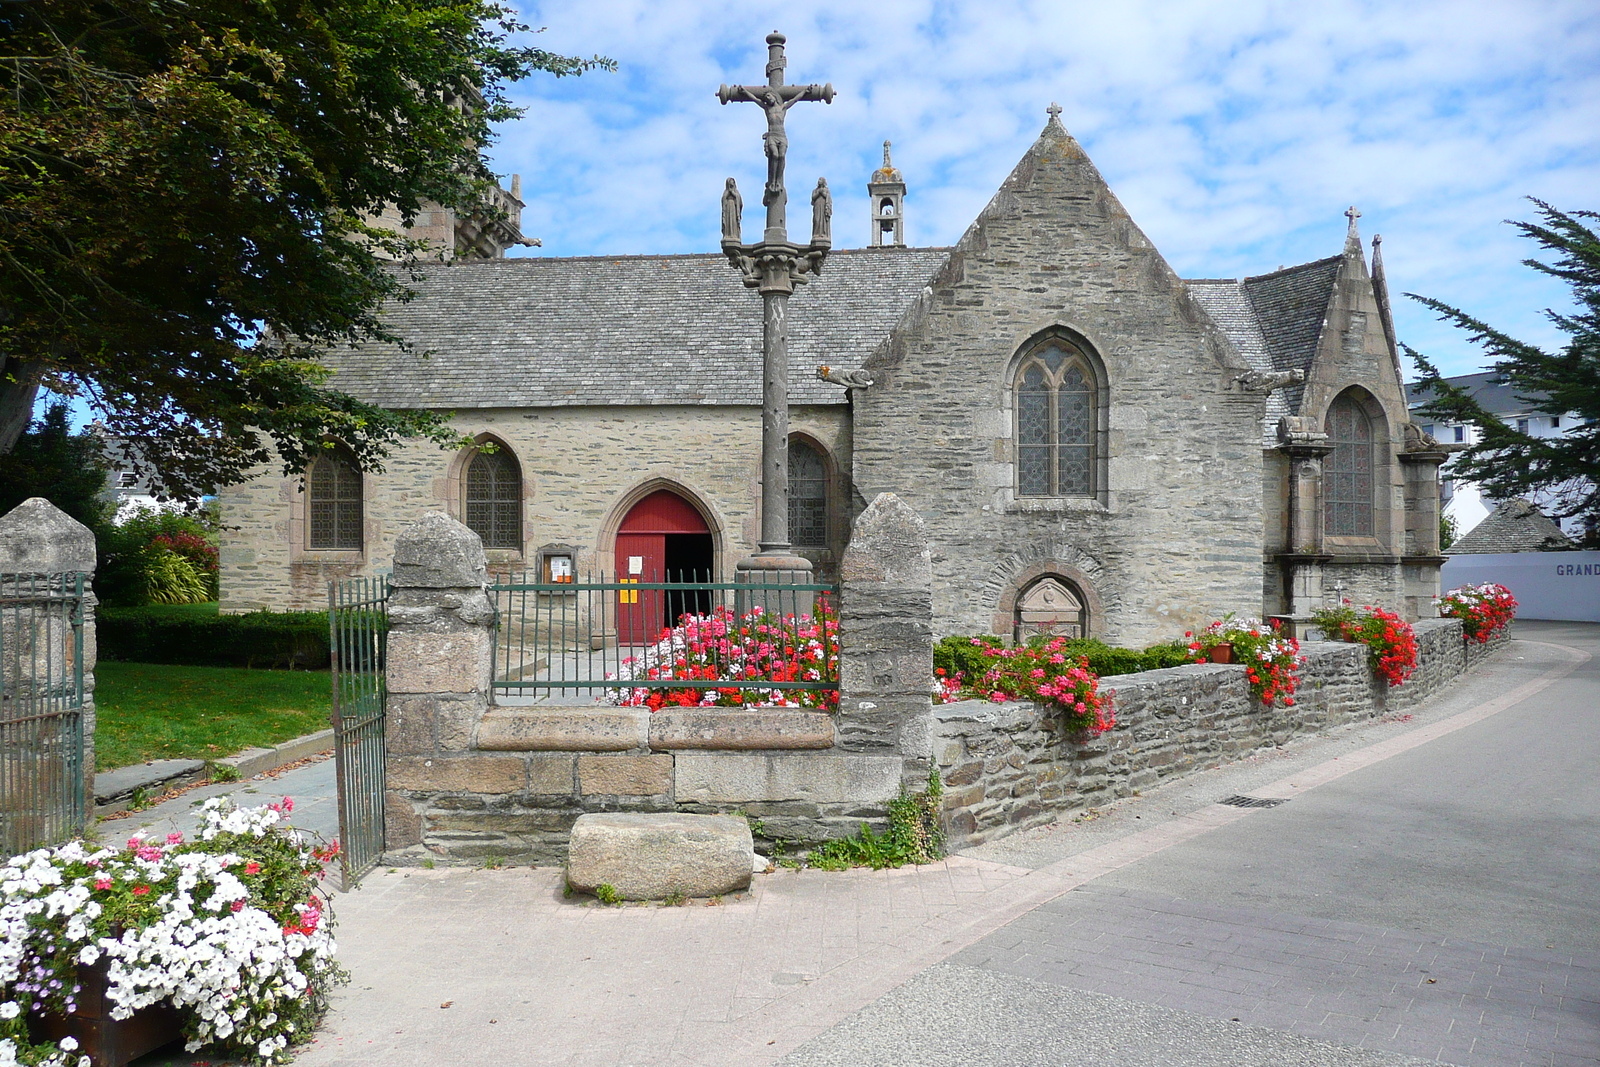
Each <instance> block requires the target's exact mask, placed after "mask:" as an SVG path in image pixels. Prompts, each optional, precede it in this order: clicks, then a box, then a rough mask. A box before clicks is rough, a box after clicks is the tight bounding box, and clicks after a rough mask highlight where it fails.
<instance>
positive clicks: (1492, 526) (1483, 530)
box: [1445, 500, 1578, 556]
mask: <svg viewBox="0 0 1600 1067" xmlns="http://www.w3.org/2000/svg"><path fill="white" fill-rule="evenodd" d="M1577 547H1578V546H1577V544H1576V543H1575V542H1574V541H1573V540H1572V538H1570V537H1568V536H1567V535H1566V534H1564V533H1562V532H1561V527H1560V526H1558V525H1556V522H1555V520H1554V519H1552V518H1550V517H1549V516H1548V515H1546V514H1545V513H1544V512H1542V511H1540V510H1539V509H1538V508H1536V507H1534V506H1533V505H1532V504H1530V503H1529V502H1528V501H1526V500H1507V501H1506V502H1505V503H1503V504H1501V505H1500V506H1499V507H1497V508H1495V509H1494V510H1493V511H1491V512H1490V513H1489V516H1488V517H1487V518H1485V519H1484V520H1483V521H1482V522H1480V523H1478V525H1476V526H1474V527H1473V528H1472V529H1470V530H1468V531H1467V532H1466V533H1465V534H1463V535H1461V537H1460V538H1459V539H1457V540H1456V541H1455V543H1453V544H1452V545H1451V546H1450V547H1449V548H1448V549H1446V550H1445V551H1447V552H1448V553H1449V554H1450V555H1452V556H1458V555H1477V554H1481V553H1487V552H1550V551H1559V550H1561V549H1569V548H1577Z"/></svg>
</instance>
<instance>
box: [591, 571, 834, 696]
mask: <svg viewBox="0 0 1600 1067" xmlns="http://www.w3.org/2000/svg"><path fill="white" fill-rule="evenodd" d="M616 677H617V680H618V681H619V682H632V683H633V685H632V686H626V687H621V688H618V689H614V690H611V691H609V692H608V693H607V700H608V701H609V702H611V703H615V704H620V705H622V706H623V707H647V708H649V709H650V710H651V711H660V710H661V709H662V708H664V707H685V708H693V707H723V708H739V707H748V706H751V705H760V706H775V707H784V708H824V709H826V710H829V711H831V710H833V709H834V708H837V707H838V706H839V690H838V687H837V683H838V681H839V613H838V611H837V610H836V609H835V608H834V606H833V604H832V603H831V602H830V601H829V600H828V598H827V597H825V596H822V597H818V598H817V605H816V613H815V615H805V614H801V615H784V616H783V617H782V618H777V617H775V616H772V615H769V614H767V613H766V612H764V611H763V610H762V609H761V608H759V607H757V608H755V609H753V610H751V611H748V612H745V613H744V614H743V615H736V614H735V613H734V612H733V611H732V609H730V608H727V607H725V606H718V607H717V608H716V609H715V610H714V611H712V613H711V614H709V615H685V616H684V617H683V618H682V619H681V620H679V622H678V625H676V626H672V627H669V628H667V629H665V630H662V631H661V635H660V636H659V637H657V638H656V641H655V643H654V644H653V645H651V646H650V647H649V648H648V649H646V650H645V652H644V654H643V655H640V656H635V657H633V658H631V659H629V660H626V661H625V662H624V663H623V664H622V669H621V670H620V671H619V672H618V673H617V676H616ZM669 679H670V680H673V681H692V682H701V681H703V682H707V683H710V684H707V685H705V686H704V687H700V686H673V687H665V686H651V685H649V682H650V681H652V680H669ZM762 682H832V683H834V688H831V689H822V688H818V689H804V688H795V689H774V688H772V687H770V686H763V685H762V684H761V683H762ZM739 683H742V684H739Z"/></svg>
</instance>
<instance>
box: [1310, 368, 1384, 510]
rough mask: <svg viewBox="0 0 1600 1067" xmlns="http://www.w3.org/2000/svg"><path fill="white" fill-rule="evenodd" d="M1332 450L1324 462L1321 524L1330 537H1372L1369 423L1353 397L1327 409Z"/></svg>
mask: <svg viewBox="0 0 1600 1067" xmlns="http://www.w3.org/2000/svg"><path fill="white" fill-rule="evenodd" d="M1327 429H1328V440H1329V441H1330V442H1331V443H1332V444H1333V451H1332V452H1331V453H1329V455H1328V458H1327V459H1326V460H1325V461H1324V462H1323V472H1322V484H1323V489H1322V500H1323V523H1324V527H1325V529H1326V532H1327V534H1328V536H1329V537H1372V536H1373V522H1372V518H1373V507H1372V503H1373V501H1372V487H1373V478H1372V473H1373V467H1374V466H1375V463H1374V458H1375V457H1374V451H1375V448H1374V446H1375V442H1374V440H1373V433H1372V420H1371V419H1370V418H1368V417H1367V413H1366V412H1365V411H1362V410H1361V405H1360V404H1358V403H1357V402H1356V401H1355V399H1354V398H1352V397H1349V396H1341V397H1339V398H1338V399H1337V400H1335V401H1334V402H1333V404H1332V406H1330V407H1329V408H1328V421H1327Z"/></svg>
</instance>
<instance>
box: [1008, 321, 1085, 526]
mask: <svg viewBox="0 0 1600 1067" xmlns="http://www.w3.org/2000/svg"><path fill="white" fill-rule="evenodd" d="M1016 401H1017V403H1016V411H1017V426H1016V430H1017V493H1018V495H1020V496H1093V495H1094V493H1095V429H1096V427H1095V422H1096V412H1097V411H1098V409H1099V403H1098V397H1097V396H1096V395H1095V385H1094V378H1093V376H1092V372H1091V371H1090V370H1089V367H1088V363H1087V361H1085V360H1084V358H1083V356H1082V355H1081V354H1080V353H1078V352H1077V351H1075V350H1070V349H1067V348H1065V347H1063V346H1061V345H1060V344H1054V343H1053V344H1050V345H1048V346H1046V347H1044V348H1042V349H1040V350H1039V351H1037V352H1035V353H1033V354H1031V355H1029V356H1028V358H1027V359H1026V360H1025V361H1024V362H1023V365H1022V373H1021V375H1020V376H1019V377H1018V379H1017V397H1016Z"/></svg>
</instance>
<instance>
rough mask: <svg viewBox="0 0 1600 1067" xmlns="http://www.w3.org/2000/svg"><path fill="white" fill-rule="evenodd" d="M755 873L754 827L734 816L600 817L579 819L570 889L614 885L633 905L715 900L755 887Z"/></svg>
mask: <svg viewBox="0 0 1600 1067" xmlns="http://www.w3.org/2000/svg"><path fill="white" fill-rule="evenodd" d="M754 866H755V842H754V841H753V840H752V838H751V836H750V824H749V823H748V822H747V821H745V820H744V819H741V818H738V817H737V816H733V815H680V814H677V813H672V812H665V813H642V812H598V813H591V814H588V815H580V816H578V821H577V822H575V823H573V825H572V838H571V841H570V843H569V845H568V846H567V882H568V884H569V885H571V886H572V888H573V889H576V890H578V891H579V892H582V893H593V892H594V891H595V890H596V889H598V888H599V887H600V886H602V885H609V886H611V888H612V889H614V890H616V892H617V895H618V896H620V897H622V898H623V899H625V900H662V899H664V898H666V897H669V896H672V895H673V894H675V893H676V894H682V895H683V896H686V897H714V896H719V895H721V894H723V893H731V892H734V891H735V890H739V889H744V888H747V887H748V886H749V885H750V875H751V871H752V870H753V868H754Z"/></svg>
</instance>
